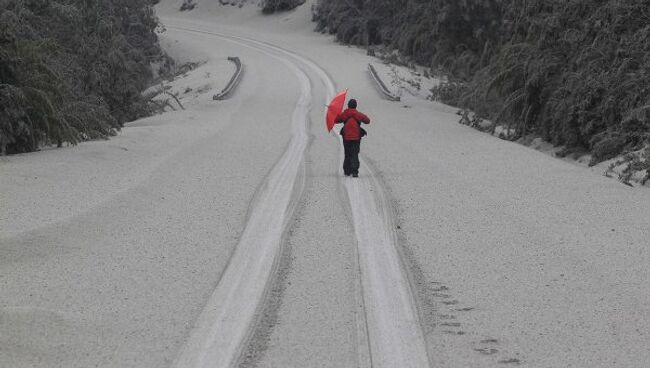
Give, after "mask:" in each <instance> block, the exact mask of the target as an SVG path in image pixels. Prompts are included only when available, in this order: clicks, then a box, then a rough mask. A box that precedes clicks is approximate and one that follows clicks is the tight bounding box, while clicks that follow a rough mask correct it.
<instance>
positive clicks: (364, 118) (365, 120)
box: [359, 112, 370, 124]
mask: <svg viewBox="0 0 650 368" xmlns="http://www.w3.org/2000/svg"><path fill="white" fill-rule="evenodd" d="M359 121H360V122H362V123H364V124H370V118H369V117H368V116H367V115H366V114H364V113H361V112H360V113H359Z"/></svg>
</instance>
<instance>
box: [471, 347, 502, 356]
mask: <svg viewBox="0 0 650 368" xmlns="http://www.w3.org/2000/svg"><path fill="white" fill-rule="evenodd" d="M474 351H477V352H479V353H481V354H483V355H492V354H496V353H498V352H499V350H497V349H494V348H489V349H488V348H481V349H474Z"/></svg>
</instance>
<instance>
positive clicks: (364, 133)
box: [339, 118, 368, 138]
mask: <svg viewBox="0 0 650 368" xmlns="http://www.w3.org/2000/svg"><path fill="white" fill-rule="evenodd" d="M350 119H354V118H350ZM350 119H348V120H350ZM354 121H356V122H357V124H359V132H360V134H361V138H363V137H365V136H366V135H368V132H366V130H365V129H363V128H362V127H361V123H360V122H358V121H357V119H354ZM343 129H345V124H343V128H341V130H340V131H339V134H340V135H341V137H342V136H343Z"/></svg>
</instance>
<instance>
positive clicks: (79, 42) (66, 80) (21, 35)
mask: <svg viewBox="0 0 650 368" xmlns="http://www.w3.org/2000/svg"><path fill="white" fill-rule="evenodd" d="M152 3H153V1H152V0H0V153H1V154H10V153H20V152H30V151H34V150H37V149H39V147H42V146H43V145H47V144H56V145H59V146H60V145H62V144H63V143H71V144H75V143H77V142H79V141H81V140H85V139H95V138H102V137H107V136H109V135H112V134H115V130H116V129H119V128H120V127H121V126H122V125H123V124H124V122H126V121H129V120H133V119H136V118H138V117H141V116H143V115H145V114H147V113H148V111H147V109H148V107H147V104H146V101H144V100H143V98H142V96H141V91H142V90H144V89H145V88H146V87H147V86H148V84H149V83H150V81H151V79H152V77H153V76H152V69H151V63H152V62H153V61H156V60H161V59H162V58H163V53H162V51H161V49H160V47H159V45H158V39H157V37H156V34H155V33H154V30H155V28H156V26H157V19H156V17H155V14H154V11H153V7H152Z"/></svg>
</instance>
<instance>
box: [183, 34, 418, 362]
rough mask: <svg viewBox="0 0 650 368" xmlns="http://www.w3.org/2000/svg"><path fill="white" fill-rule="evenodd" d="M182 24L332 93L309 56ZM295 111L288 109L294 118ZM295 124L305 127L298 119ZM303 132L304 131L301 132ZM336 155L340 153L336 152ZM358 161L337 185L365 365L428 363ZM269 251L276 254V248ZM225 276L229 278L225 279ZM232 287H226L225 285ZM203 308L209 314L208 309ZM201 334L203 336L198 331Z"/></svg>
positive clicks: (376, 202) (387, 233) (388, 227)
mask: <svg viewBox="0 0 650 368" xmlns="http://www.w3.org/2000/svg"><path fill="white" fill-rule="evenodd" d="M185 30H187V31H192V32H199V33H206V34H212V35H215V36H218V37H222V38H226V39H230V40H235V41H236V42H240V43H241V44H242V45H243V46H246V47H253V48H256V49H259V50H267V51H263V52H265V53H267V54H268V55H271V56H272V57H275V58H276V59H279V60H281V61H283V62H284V63H285V64H286V65H288V66H289V67H290V68H291V69H293V70H294V71H296V72H297V74H296V75H297V76H299V79H300V80H301V96H303V97H304V95H305V93H304V88H309V79H308V77H307V75H306V74H305V72H304V71H303V70H302V69H301V68H300V67H299V66H298V64H294V63H295V62H298V63H300V64H302V65H304V66H305V67H307V68H309V69H310V70H311V71H312V72H314V73H315V74H316V75H317V76H318V78H319V79H320V81H321V82H322V83H323V86H324V87H325V89H326V91H327V93H326V95H327V98H326V102H328V101H329V100H330V99H331V98H332V97H333V96H334V94H335V84H334V82H333V79H332V78H331V77H330V76H329V75H328V74H327V72H326V71H325V70H324V69H322V68H321V67H320V66H318V65H317V64H316V63H314V62H313V61H311V60H309V59H307V58H305V57H302V56H300V55H298V54H296V53H294V52H292V51H290V50H286V49H283V48H281V47H279V46H275V45H273V44H269V43H265V42H261V41H257V40H254V39H248V38H244V37H238V36H231V35H223V34H220V33H216V32H207V31H196V30H188V29H185ZM252 45H256V46H252ZM268 50H273V51H275V52H278V53H280V54H283V55H285V57H286V56H288V57H290V58H292V59H293V60H294V61H293V62H289V61H288V60H287V59H286V58H284V57H280V56H277V55H273V54H270V53H268ZM305 79H306V81H307V83H306V84H305V82H304V81H305ZM307 95H309V91H307ZM309 96H310V95H309ZM310 102H311V101H310ZM297 109H298V107H297ZM302 112H303V113H304V114H305V115H304V116H306V115H307V114H308V113H309V112H308V110H307V111H302ZM295 117H296V116H295V114H294V119H295ZM304 120H307V119H304ZM301 129H303V130H304V129H305V123H304V122H303V124H302V127H301ZM301 134H302V133H301ZM304 134H305V137H306V132H305V133H304ZM335 136H336V137H337V139H338V140H339V141H340V140H341V137H340V136H339V135H338V134H335ZM305 140H306V139H305ZM292 145H293V139H292ZM305 147H306V142H305ZM302 152H303V155H304V148H303V149H302ZM340 157H341V159H342V154H341V156H340ZM284 161H285V157H283V158H282V159H281V161H280V162H281V163H282V162H284ZM361 162H362V164H363V165H364V167H365V168H366V170H367V172H368V174H367V175H362V176H360V177H359V178H355V179H352V178H344V179H343V186H344V187H345V189H346V192H347V196H348V201H349V206H350V209H351V213H352V219H353V221H354V228H355V235H356V238H357V253H358V256H359V269H360V270H359V271H360V279H361V282H360V284H361V287H360V289H361V294H362V298H363V305H364V308H365V316H363V317H361V318H363V319H365V327H366V333H367V342H368V350H369V352H368V355H369V358H370V365H371V366H372V367H375V368H384V367H391V368H393V367H403V368H423V367H429V366H430V361H429V357H428V354H427V349H426V344H425V340H424V335H423V332H422V328H421V324H420V318H419V313H418V310H417V307H416V305H417V304H416V300H415V297H414V295H413V292H412V286H411V283H410V281H409V277H408V273H407V271H406V267H405V266H404V264H403V263H402V260H401V257H400V254H399V252H398V249H397V240H396V239H397V236H396V233H395V232H394V227H393V220H392V215H391V213H390V206H389V201H388V199H387V196H386V194H385V192H384V189H383V186H382V185H381V183H379V182H378V180H379V179H378V177H377V175H375V173H374V170H373V168H372V167H371V166H370V165H368V164H367V163H366V162H365V160H364V159H363V158H361ZM339 167H340V166H339ZM276 171H277V170H276V169H274V170H273V173H272V175H271V176H272V178H276V179H277V177H276V174H275V173H276ZM339 174H340V175H341V176H342V169H339ZM294 180H295V178H294ZM251 218H252V217H251ZM249 223H250V221H249ZM284 225H286V224H284ZM284 225H283V227H284ZM248 227H249V226H247V229H248ZM239 248H241V245H240V246H238V250H237V251H239V253H240V254H241V253H242V252H241V251H240V249H239ZM278 249H279V247H278ZM275 255H276V256H277V253H276V254H275ZM233 259H234V257H233ZM229 268H230V267H229ZM271 273H272V270H269V274H267V275H266V279H265V280H264V282H265V285H266V284H267V283H268V280H269V278H270V275H271ZM223 282H224V280H222V283H223ZM228 282H230V281H229V280H228ZM265 288H266V286H265ZM235 289H236V288H231V290H235ZM262 301H263V297H262V298H258V299H257V304H256V308H259V306H261V305H263V303H262ZM209 314H210V315H212V313H209ZM251 322H252V319H251V320H249V321H248V325H247V328H248V331H250V329H251V328H252V327H253V326H252V325H251ZM217 327H218V323H213V328H214V329H216V328H217ZM249 333H250V332H247V334H249ZM201 336H203V334H202V335H201ZM213 339H214V337H213ZM245 341H246V338H245V337H244V336H243V335H242V338H241V339H239V340H238V342H239V346H238V347H237V349H238V350H237V354H241V349H242V347H243V345H242V344H243V343H245ZM212 345H214V344H212ZM206 354H207V353H206ZM211 355H212V356H213V355H214V353H213V352H212V353H211ZM233 362H235V360H231V363H230V364H232V363H233ZM210 366H211V367H214V366H216V367H222V366H223V367H227V365H226V366H224V365H214V364H211V365H210ZM179 367H186V366H179ZM192 367H194V366H192ZM199 367H202V366H199Z"/></svg>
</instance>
